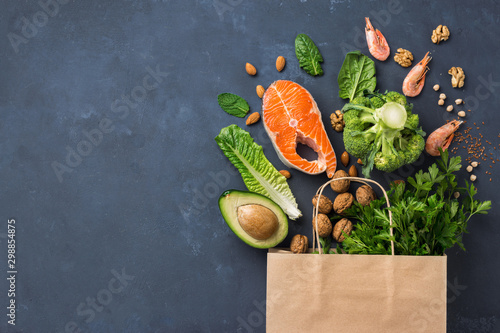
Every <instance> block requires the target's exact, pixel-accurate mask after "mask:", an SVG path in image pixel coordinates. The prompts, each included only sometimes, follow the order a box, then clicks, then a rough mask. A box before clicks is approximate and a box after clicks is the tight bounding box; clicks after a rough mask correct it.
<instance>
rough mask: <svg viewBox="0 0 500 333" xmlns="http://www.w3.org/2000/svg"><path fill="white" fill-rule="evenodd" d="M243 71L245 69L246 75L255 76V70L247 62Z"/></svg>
mask: <svg viewBox="0 0 500 333" xmlns="http://www.w3.org/2000/svg"><path fill="white" fill-rule="evenodd" d="M245 69H246V71H247V73H248V74H249V75H255V74H257V70H256V69H255V67H254V65H252V64H250V63H248V62H247V63H246V65H245Z"/></svg>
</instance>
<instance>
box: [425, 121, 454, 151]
mask: <svg viewBox="0 0 500 333" xmlns="http://www.w3.org/2000/svg"><path fill="white" fill-rule="evenodd" d="M461 123H463V121H461V120H460V121H458V120H452V121H450V122H449V123H446V124H444V125H443V126H441V127H439V128H438V129H437V130H435V131H434V132H432V133H431V135H429V137H428V138H427V141H426V142H425V151H426V152H428V153H429V155H431V156H439V155H440V153H439V150H438V148H441V149H442V150H443V151H445V150H446V149H448V147H449V146H450V144H451V141H453V137H454V136H455V131H456V130H457V129H458V127H459V126H460V124H461Z"/></svg>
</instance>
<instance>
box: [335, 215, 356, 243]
mask: <svg viewBox="0 0 500 333" xmlns="http://www.w3.org/2000/svg"><path fill="white" fill-rule="evenodd" d="M351 231H352V222H351V221H349V220H348V219H345V218H344V219H342V220H340V221H338V222H337V223H336V224H335V228H333V233H332V236H333V238H334V239H335V240H336V241H337V242H339V243H340V242H343V241H344V240H345V236H344V233H345V234H347V235H350V234H351Z"/></svg>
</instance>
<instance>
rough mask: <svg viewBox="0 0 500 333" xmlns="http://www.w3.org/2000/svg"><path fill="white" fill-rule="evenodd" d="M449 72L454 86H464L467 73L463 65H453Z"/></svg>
mask: <svg viewBox="0 0 500 333" xmlns="http://www.w3.org/2000/svg"><path fill="white" fill-rule="evenodd" d="M448 74H450V75H451V85H452V86H453V88H457V87H458V88H462V87H463V86H464V81H465V73H464V70H463V69H462V67H452V68H450V70H449V71H448Z"/></svg>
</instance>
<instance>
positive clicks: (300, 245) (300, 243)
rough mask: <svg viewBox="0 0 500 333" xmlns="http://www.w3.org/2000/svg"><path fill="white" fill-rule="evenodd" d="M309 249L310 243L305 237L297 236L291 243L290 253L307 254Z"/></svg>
mask: <svg viewBox="0 0 500 333" xmlns="http://www.w3.org/2000/svg"><path fill="white" fill-rule="evenodd" d="M308 247H309V241H308V239H307V237H306V236H304V235H295V236H293V238H292V241H291V242H290V251H292V252H293V253H306V252H307V249H308Z"/></svg>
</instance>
